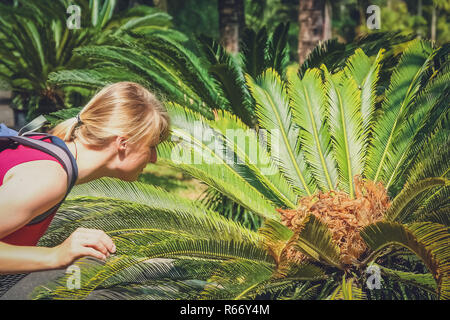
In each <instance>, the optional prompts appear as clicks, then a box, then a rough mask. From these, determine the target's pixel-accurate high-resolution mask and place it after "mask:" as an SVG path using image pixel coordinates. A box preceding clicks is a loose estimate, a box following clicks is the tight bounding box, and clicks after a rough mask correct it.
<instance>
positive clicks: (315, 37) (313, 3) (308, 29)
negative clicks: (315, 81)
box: [298, 0, 325, 64]
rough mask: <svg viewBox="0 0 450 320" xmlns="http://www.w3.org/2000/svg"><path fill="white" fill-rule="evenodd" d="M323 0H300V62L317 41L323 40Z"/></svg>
mask: <svg viewBox="0 0 450 320" xmlns="http://www.w3.org/2000/svg"><path fill="white" fill-rule="evenodd" d="M324 17H325V0H300V2H299V13H298V21H299V25H300V31H299V36H298V56H299V61H300V64H301V63H303V61H305V59H306V57H307V56H308V54H309V53H310V52H311V51H312V50H313V49H314V47H315V46H316V45H317V44H318V43H319V41H323V40H325V19H324Z"/></svg>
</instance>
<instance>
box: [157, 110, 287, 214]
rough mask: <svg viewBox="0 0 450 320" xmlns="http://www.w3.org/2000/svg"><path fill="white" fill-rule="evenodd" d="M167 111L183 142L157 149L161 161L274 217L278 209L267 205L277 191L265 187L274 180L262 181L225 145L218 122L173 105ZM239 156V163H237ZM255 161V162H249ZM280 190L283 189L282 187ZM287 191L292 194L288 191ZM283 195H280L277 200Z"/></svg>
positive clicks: (174, 133)
mask: <svg viewBox="0 0 450 320" xmlns="http://www.w3.org/2000/svg"><path fill="white" fill-rule="evenodd" d="M167 109H168V111H169V114H170V117H171V124H172V135H173V137H177V138H178V139H180V142H179V143H178V144H176V145H175V144H172V145H171V144H169V143H166V144H163V145H161V146H160V147H159V148H158V154H159V155H160V157H161V158H163V159H167V160H169V161H170V163H172V164H173V165H175V166H176V167H178V168H182V169H183V170H184V171H186V172H187V173H189V174H190V175H192V176H194V177H197V178H199V179H201V180H202V181H204V182H205V183H207V184H208V185H210V186H211V187H213V188H215V189H217V190H219V191H221V192H222V193H224V194H225V195H227V196H228V197H230V198H232V199H233V200H234V201H237V202H238V203H240V204H242V205H243V206H245V207H246V208H248V209H249V210H250V211H252V212H254V213H257V214H260V215H262V216H266V217H275V208H274V207H273V206H272V205H271V204H270V202H269V201H268V199H273V197H274V195H273V193H274V191H272V190H270V189H268V188H267V187H264V184H263V181H265V182H266V183H270V180H271V179H270V178H263V176H262V175H261V173H260V172H258V170H255V168H256V167H255V166H250V167H249V165H248V163H249V162H248V161H247V160H248V159H242V158H240V156H241V155H242V151H240V149H239V147H237V146H233V144H231V145H229V144H227V143H226V137H224V135H223V134H222V132H221V129H220V128H218V126H217V124H216V122H208V121H206V120H205V119H204V118H202V117H201V116H200V115H198V114H195V113H193V112H192V111H190V110H188V109H185V108H182V107H180V106H178V105H176V104H173V103H170V104H167ZM229 120H232V119H229ZM192 124H194V126H193V125H192ZM219 124H220V121H219ZM251 135H253V134H252V133H251ZM244 143H245V142H244ZM236 154H237V157H238V161H234V157H235V155H236ZM243 154H244V155H246V156H247V154H245V153H243ZM253 160H255V159H254V158H253V159H250V161H253ZM266 165H267V164H263V166H266ZM269 165H270V164H269ZM256 166H257V165H256ZM252 169H253V170H255V171H253V170H252ZM278 187H282V184H280V185H279V186H278ZM286 187H287V185H286ZM243 189H247V190H248V192H245V193H242V192H241V191H240V190H243ZM281 190H283V189H281ZM284 191H285V192H288V194H289V189H284ZM282 194H283V193H280V192H278V196H280V195H282ZM284 197H285V199H286V196H284ZM278 201H280V200H278Z"/></svg>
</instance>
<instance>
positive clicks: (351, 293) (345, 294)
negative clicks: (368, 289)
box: [328, 276, 366, 300]
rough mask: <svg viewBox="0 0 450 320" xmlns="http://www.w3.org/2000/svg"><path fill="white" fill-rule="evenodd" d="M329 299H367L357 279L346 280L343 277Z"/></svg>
mask: <svg viewBox="0 0 450 320" xmlns="http://www.w3.org/2000/svg"><path fill="white" fill-rule="evenodd" d="M328 299H329V300H366V295H365V294H364V292H363V291H362V289H361V288H359V287H358V286H357V285H356V281H355V279H349V280H346V279H345V276H343V277H342V282H341V283H340V284H339V286H338V287H337V288H336V290H335V291H334V292H333V293H332V294H331V295H330V296H329V297H328Z"/></svg>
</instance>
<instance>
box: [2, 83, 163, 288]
mask: <svg viewBox="0 0 450 320" xmlns="http://www.w3.org/2000/svg"><path fill="white" fill-rule="evenodd" d="M50 133H51V134H52V135H55V136H57V137H59V138H61V139H62V140H64V141H65V143H66V145H67V147H68V149H69V150H70V152H71V153H72V155H73V157H74V158H75V161H76V165H77V167H78V178H77V180H76V184H82V183H86V182H89V181H92V180H94V179H98V178H101V177H115V178H119V179H122V180H125V181H133V180H136V179H137V177H138V176H139V174H140V173H141V172H142V170H143V169H144V168H145V166H146V165H147V164H148V163H149V162H150V163H155V162H156V146H157V144H158V143H160V142H161V141H163V140H164V139H166V138H167V136H168V133H169V117H168V114H167V112H166V110H165V109H164V107H163V105H162V104H161V103H160V102H159V101H158V100H157V99H156V98H155V96H154V95H153V94H151V93H150V92H149V91H147V90H146V89H145V88H143V87H142V86H140V85H138V84H136V83H132V82H119V83H116V84H112V85H109V86H107V87H105V88H103V89H102V90H101V91H100V92H99V93H97V94H96V95H95V96H94V97H93V98H92V99H91V100H90V101H89V103H88V104H87V105H86V106H85V107H84V108H83V109H82V110H81V111H80V113H79V114H78V115H77V117H74V118H71V119H69V120H66V121H64V122H63V123H61V124H59V125H58V126H56V127H55V128H54V129H53V130H52V131H51V132H50ZM67 184H68V182H67V174H66V171H65V170H64V169H63V167H62V165H61V164H60V163H59V162H58V161H57V160H56V159H55V158H53V157H51V156H50V155H48V154H46V153H44V152H42V151H39V150H36V149H31V148H28V147H25V146H19V147H18V148H17V149H7V150H4V151H2V152H0V221H1V223H0V274H15V273H28V272H33V271H39V270H49V269H59V268H64V267H66V266H68V265H70V264H71V263H72V262H74V261H75V260H76V259H78V258H81V257H84V256H92V257H95V258H98V259H102V260H105V259H106V258H107V257H108V256H109V255H110V254H111V253H114V252H115V246H114V243H113V241H112V240H111V238H110V237H109V236H108V235H106V233H105V232H103V231H101V230H93V229H82V228H80V229H77V230H76V231H75V232H73V233H72V234H71V235H70V236H69V237H68V238H67V239H66V240H65V241H64V242H63V243H61V244H60V245H58V246H56V247H53V248H45V247H36V246H35V245H36V243H37V241H38V240H39V237H40V236H42V235H43V233H44V232H45V230H46V229H47V227H48V225H49V224H50V222H51V219H52V218H53V215H54V214H53V215H52V216H50V217H49V218H47V219H46V220H45V221H44V222H42V223H41V224H40V225H39V227H33V226H28V225H27V224H28V223H29V222H30V221H31V220H33V218H35V217H36V216H39V215H40V214H42V213H43V212H46V211H48V210H49V209H51V208H52V207H53V206H55V205H56V204H58V203H59V202H60V201H61V200H62V199H63V198H64V196H65V194H66V191H67V187H68V186H67ZM0 281H1V279H0ZM0 294H1V293H0Z"/></svg>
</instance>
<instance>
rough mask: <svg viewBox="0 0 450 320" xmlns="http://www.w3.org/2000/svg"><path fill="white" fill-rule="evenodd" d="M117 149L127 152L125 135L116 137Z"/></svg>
mask: <svg viewBox="0 0 450 320" xmlns="http://www.w3.org/2000/svg"><path fill="white" fill-rule="evenodd" d="M115 144H116V148H117V151H119V152H125V151H126V149H127V140H126V139H125V138H123V137H116V140H115Z"/></svg>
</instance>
